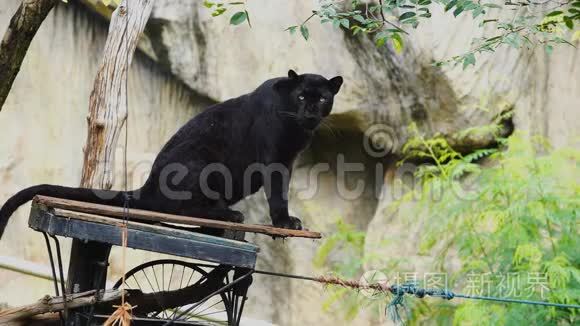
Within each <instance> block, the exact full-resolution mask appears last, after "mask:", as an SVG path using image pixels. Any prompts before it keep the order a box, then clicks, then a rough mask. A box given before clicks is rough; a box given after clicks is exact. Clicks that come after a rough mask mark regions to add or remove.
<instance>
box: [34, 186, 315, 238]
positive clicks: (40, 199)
mask: <svg viewBox="0 0 580 326" xmlns="http://www.w3.org/2000/svg"><path fill="white" fill-rule="evenodd" d="M34 202H35V203H37V204H40V205H43V206H46V207H51V208H61V209H67V210H71V211H77V212H82V213H89V214H96V215H104V216H112V217H120V218H122V217H123V216H125V214H126V215H127V216H129V217H130V218H133V219H137V220H141V221H148V222H165V223H176V224H184V225H194V226H203V227H210V228H216V229H223V230H234V231H243V232H252V233H261V234H266V235H269V236H272V237H280V238H287V237H297V238H311V239H320V238H322V235H321V234H320V233H319V232H313V231H307V230H290V229H282V228H276V227H273V226H269V225H257V224H242V223H232V222H224V221H217V220H209V219H204V218H199V217H191V216H181V215H173V214H165V213H160V212H153V211H146V210H142V209H129V211H128V212H125V211H124V209H123V208H122V207H114V206H107V205H100V204H92V203H84V202H79V201H75V200H69V199H61V198H54V197H47V196H36V197H35V198H34Z"/></svg>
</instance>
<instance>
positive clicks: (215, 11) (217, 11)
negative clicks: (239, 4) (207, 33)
mask: <svg viewBox="0 0 580 326" xmlns="http://www.w3.org/2000/svg"><path fill="white" fill-rule="evenodd" d="M224 12H226V8H217V9H216V10H214V12H212V13H211V16H212V17H217V16H219V15H221V14H223V13H224Z"/></svg>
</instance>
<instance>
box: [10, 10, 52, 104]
mask: <svg viewBox="0 0 580 326" xmlns="http://www.w3.org/2000/svg"><path fill="white" fill-rule="evenodd" d="M57 2H58V0H23V1H22V4H21V5H20V7H18V10H16V13H15V14H14V16H12V19H11V20H10V24H9V25H8V29H7V30H6V33H4V38H3V39H2V43H0V111H1V110H2V106H3V105H4V102H5V101H6V97H8V93H9V92H10V89H11V88H12V84H13V83H14V79H15V78H16V75H17V74H18V72H19V71H20V66H21V65H22V61H23V60H24V56H25V55H26V51H28V47H29V46H30V42H31V41H32V39H33V38H34V35H36V32H37V31H38V29H39V28H40V25H41V24H42V22H43V21H44V19H45V18H46V16H47V15H48V13H49V12H50V10H52V8H53V7H54V6H55V5H56V3H57Z"/></svg>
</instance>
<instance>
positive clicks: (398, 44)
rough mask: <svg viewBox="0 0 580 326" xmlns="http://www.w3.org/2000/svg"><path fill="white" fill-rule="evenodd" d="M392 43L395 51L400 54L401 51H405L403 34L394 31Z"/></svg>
mask: <svg viewBox="0 0 580 326" xmlns="http://www.w3.org/2000/svg"><path fill="white" fill-rule="evenodd" d="M391 43H392V44H393V48H394V49H395V52H397V53H399V54H400V53H401V52H403V47H404V43H403V38H402V37H401V34H399V33H393V35H392V36H391Z"/></svg>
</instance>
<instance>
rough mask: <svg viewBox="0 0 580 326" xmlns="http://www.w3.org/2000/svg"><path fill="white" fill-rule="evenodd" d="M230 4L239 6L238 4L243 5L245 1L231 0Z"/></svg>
mask: <svg viewBox="0 0 580 326" xmlns="http://www.w3.org/2000/svg"><path fill="white" fill-rule="evenodd" d="M228 4H230V5H234V6H237V5H243V4H244V2H243V1H234V2H229V3H228Z"/></svg>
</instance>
